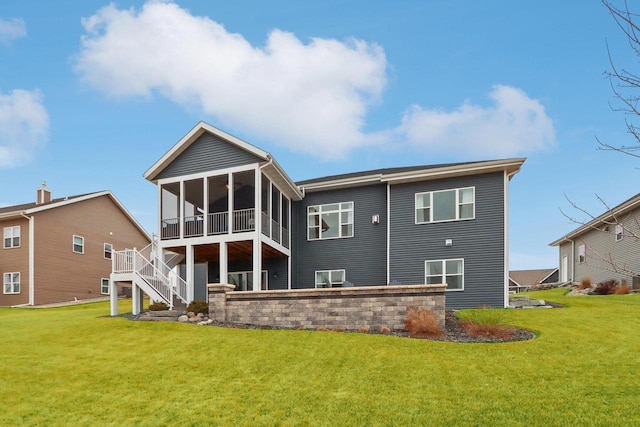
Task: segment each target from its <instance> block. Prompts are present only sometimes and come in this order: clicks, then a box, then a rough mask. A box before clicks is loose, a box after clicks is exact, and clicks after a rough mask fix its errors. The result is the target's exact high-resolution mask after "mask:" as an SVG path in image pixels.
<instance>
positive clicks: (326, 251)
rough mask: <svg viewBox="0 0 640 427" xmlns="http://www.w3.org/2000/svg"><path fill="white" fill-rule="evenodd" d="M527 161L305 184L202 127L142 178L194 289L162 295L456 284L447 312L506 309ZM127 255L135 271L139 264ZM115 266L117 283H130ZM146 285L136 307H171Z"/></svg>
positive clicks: (261, 154)
mask: <svg viewBox="0 0 640 427" xmlns="http://www.w3.org/2000/svg"><path fill="white" fill-rule="evenodd" d="M524 160H525V159H505V160H492V161H478V162H465V163H453V164H441V165H428V166H411V167H399V168H388V169H378V170H371V171H366V172H356V173H349V174H344V175H337V176H328V177H324V178H318V179H311V180H305V181H301V182H297V183H296V182H293V181H292V180H291V179H290V178H289V176H288V175H287V174H286V172H285V171H284V170H283V169H282V167H281V166H280V165H279V164H278V163H277V162H276V160H275V159H274V158H273V157H272V156H271V155H270V154H269V153H267V152H265V151H263V150H261V149H260V148H258V147H255V146H253V145H251V144H249V143H247V142H245V141H242V140H240V139H238V138H236V137H234V136H232V135H229V134H228V133H226V132H224V131H222V130H220V129H217V128H215V127H213V126H210V125H208V124H206V123H203V122H201V123H199V124H198V125H197V126H196V127H194V128H193V129H192V130H191V131H189V133H188V134H187V135H185V136H184V137H183V138H182V139H181V140H180V141H179V142H178V143H177V144H176V145H174V146H173V147H172V148H171V149H170V150H169V151H168V152H167V153H166V154H165V155H164V156H162V158H160V159H159V160H158V161H157V162H156V163H155V164H153V165H152V166H151V167H150V168H149V169H148V170H147V171H146V172H145V174H144V177H145V178H146V179H147V180H149V181H151V182H153V183H154V184H156V185H157V188H158V213H159V230H160V232H159V236H160V240H159V242H158V245H159V247H160V248H161V249H162V250H163V251H164V255H163V258H164V259H165V260H166V259H167V255H166V254H167V253H173V254H179V255H180V256H181V257H179V258H175V259H180V263H181V269H180V270H182V272H183V274H182V276H183V279H185V281H184V282H180V283H179V284H176V283H173V284H172V285H170V286H167V287H166V288H165V289H164V291H163V292H165V293H168V294H171V293H172V292H176V293H177V294H180V295H179V297H180V298H181V299H182V300H183V301H191V300H193V299H204V298H206V285H207V283H219V282H222V283H230V284H234V285H235V286H236V290H252V291H261V290H277V289H301V288H322V287H347V286H358V287H360V286H387V285H397V284H403V285H410V284H425V283H426V284H436V283H438V284H439V283H446V284H447V285H448V288H447V291H446V292H447V293H446V304H447V307H449V308H459V307H480V306H483V305H487V306H499V307H504V306H506V305H507V304H508V269H507V266H508V260H507V254H508V209H507V206H508V187H509V181H510V180H511V178H512V177H513V175H515V174H516V173H517V172H518V171H519V170H520V167H521V165H522V164H523V162H524ZM123 256H124V257H125V258H123V260H122V262H123V263H124V264H128V265H131V264H132V263H131V259H132V256H133V254H124V255H123ZM143 258H145V259H149V258H150V256H144V257H143ZM141 260H142V258H141ZM160 264H161V263H160V262H159V261H153V260H152V262H150V263H149V264H148V265H147V266H146V267H145V268H148V269H149V270H151V269H153V268H156V267H158V266H159V265H160ZM114 266H116V271H114V274H113V275H112V276H111V277H112V280H113V281H114V282H117V281H131V277H129V276H127V274H128V271H129V269H128V268H126V265H123V266H122V267H120V266H118V263H114ZM172 266H173V265H168V266H165V267H163V268H164V269H165V270H167V267H169V268H171V267H172ZM164 275H166V274H164ZM146 276H148V274H146ZM137 280H138V283H134V297H135V295H136V294H137V293H138V292H139V291H138V288H139V289H142V290H143V291H144V292H146V293H148V294H149V295H150V296H151V297H152V298H153V299H156V300H164V301H169V300H170V299H171V298H165V297H163V296H162V295H160V294H162V292H160V291H159V290H158V289H156V290H153V289H151V288H152V287H154V286H155V285H153V286H152V284H150V283H145V282H144V280H142V278H141V277H138V279H137ZM180 289H183V290H180ZM138 298H139V295H138ZM136 310H137V309H136V308H134V311H136Z"/></svg>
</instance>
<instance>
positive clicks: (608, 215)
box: [549, 193, 640, 246]
mask: <svg viewBox="0 0 640 427" xmlns="http://www.w3.org/2000/svg"><path fill="white" fill-rule="evenodd" d="M638 208H640V193H638V194H636V195H635V196H633V197H631V198H629V199H627V200H625V201H624V202H622V203H620V204H619V205H617V206H615V207H613V208H611V209H609V210H608V211H606V212H605V213H603V214H602V215H600V216H598V217H596V218H593V219H592V220H591V221H589V222H587V223H585V224H583V225H581V226H580V227H578V228H576V229H575V230H573V231H571V232H570V233H568V234H565V235H564V236H562V237H561V238H559V239H557V240H554V241H553V242H551V243H549V246H558V245H559V244H561V243H562V242H566V241H571V240H573V239H575V238H576V237H578V236H580V235H582V234H584V233H586V232H588V231H591V230H595V229H597V228H598V227H599V226H602V225H603V224H605V223H607V221H611V220H612V219H614V218H615V217H617V216H619V215H624V214H626V213H629V212H631V211H633V210H634V209H638Z"/></svg>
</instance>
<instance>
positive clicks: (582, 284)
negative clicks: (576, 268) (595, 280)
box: [578, 276, 591, 290]
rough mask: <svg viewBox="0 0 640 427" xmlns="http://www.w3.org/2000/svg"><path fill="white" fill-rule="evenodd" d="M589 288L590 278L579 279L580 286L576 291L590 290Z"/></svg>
mask: <svg viewBox="0 0 640 427" xmlns="http://www.w3.org/2000/svg"><path fill="white" fill-rule="evenodd" d="M590 288H591V277H589V276H586V277H583V278H582V279H580V284H579V285H578V289H580V290H582V289H590Z"/></svg>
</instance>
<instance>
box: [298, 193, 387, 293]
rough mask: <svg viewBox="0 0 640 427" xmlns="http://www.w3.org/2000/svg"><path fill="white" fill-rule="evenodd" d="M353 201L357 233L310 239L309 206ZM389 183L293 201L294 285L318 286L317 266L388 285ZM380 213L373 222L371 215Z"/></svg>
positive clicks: (357, 283)
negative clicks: (340, 236) (323, 238)
mask: <svg viewBox="0 0 640 427" xmlns="http://www.w3.org/2000/svg"><path fill="white" fill-rule="evenodd" d="M338 202H353V210H354V232H353V233H354V236H353V237H350V238H342V239H329V240H313V241H308V240H307V207H308V206H311V205H321V204H327V203H338ZM386 212H387V187H386V185H371V186H366V187H357V188H349V189H341V190H331V191H322V192H317V193H308V194H307V195H306V196H305V198H304V199H303V200H302V201H300V202H294V203H293V205H292V220H293V222H292V225H293V229H292V241H293V244H292V255H291V260H292V263H293V265H292V282H291V287H292V288H294V289H299V288H313V287H315V271H316V270H339V269H344V270H346V274H345V275H346V280H348V281H350V282H352V283H353V284H354V286H370V285H384V284H386V281H387V272H386V262H387V253H386V248H387V221H386ZM375 214H378V215H380V223H379V224H372V223H371V216H372V215H375Z"/></svg>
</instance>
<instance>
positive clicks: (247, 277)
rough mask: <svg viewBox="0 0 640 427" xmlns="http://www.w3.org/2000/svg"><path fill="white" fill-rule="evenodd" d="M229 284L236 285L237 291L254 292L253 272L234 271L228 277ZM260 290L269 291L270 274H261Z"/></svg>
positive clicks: (264, 271) (265, 271) (262, 272)
mask: <svg viewBox="0 0 640 427" xmlns="http://www.w3.org/2000/svg"><path fill="white" fill-rule="evenodd" d="M227 283H228V284H230V285H235V286H236V287H235V290H236V291H252V290H253V271H232V272H229V273H228V275H227ZM260 289H261V290H263V291H266V290H268V289H269V272H268V271H267V270H262V271H261V274H260Z"/></svg>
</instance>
